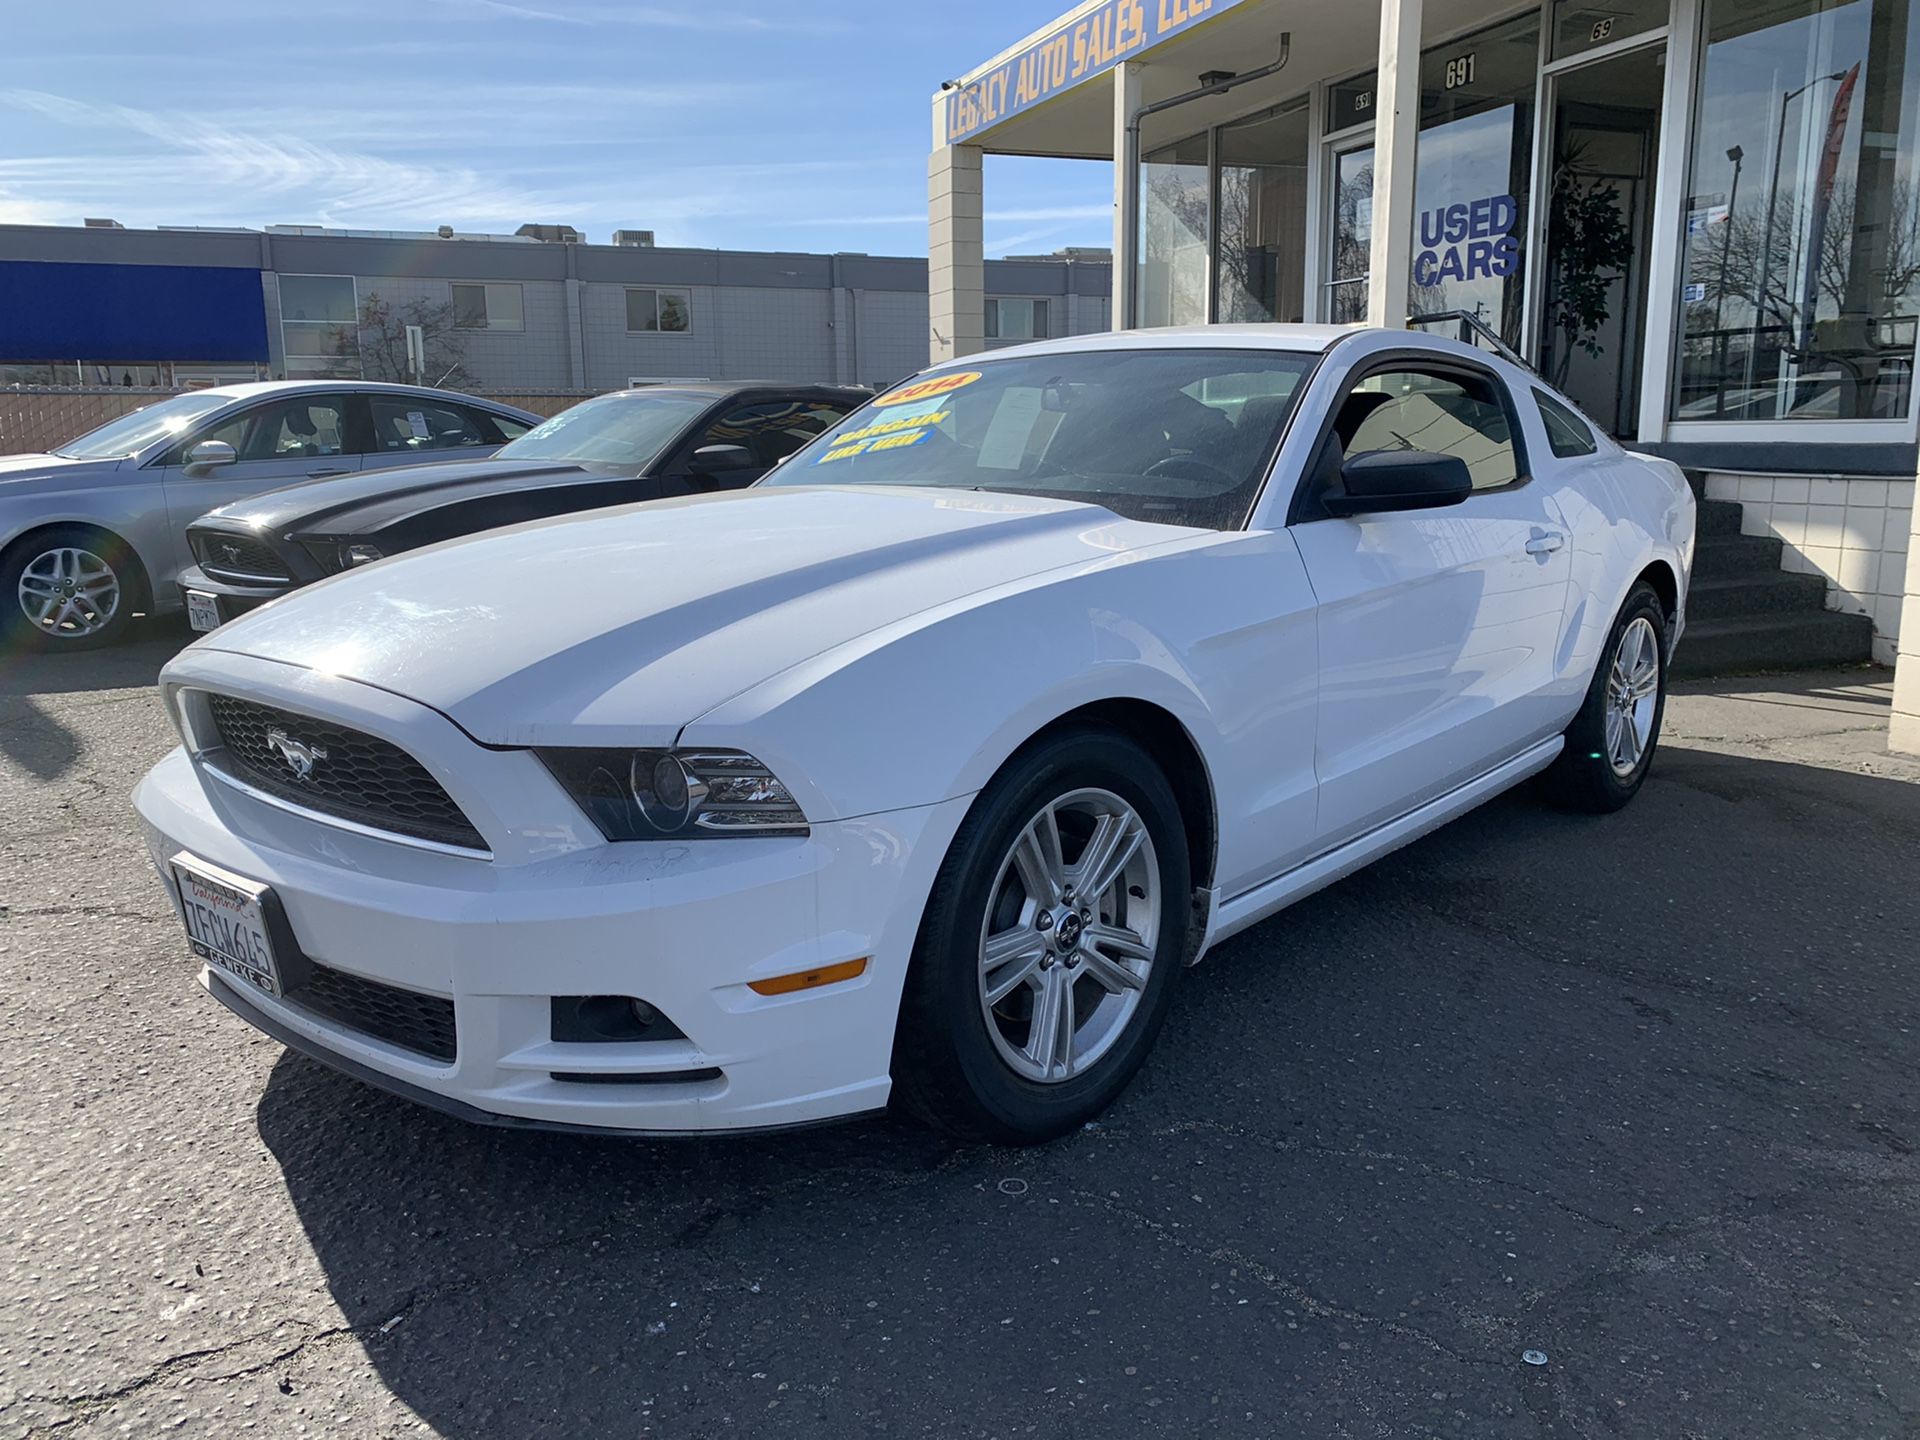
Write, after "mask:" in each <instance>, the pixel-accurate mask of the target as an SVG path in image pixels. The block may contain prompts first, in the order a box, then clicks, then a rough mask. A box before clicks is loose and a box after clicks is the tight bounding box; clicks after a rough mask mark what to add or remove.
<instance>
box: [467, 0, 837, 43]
mask: <svg viewBox="0 0 1920 1440" xmlns="http://www.w3.org/2000/svg"><path fill="white" fill-rule="evenodd" d="M438 3H440V4H441V5H444V6H448V7H451V8H454V9H458V10H465V11H468V12H469V13H477V14H485V15H494V16H498V17H499V18H501V19H510V20H539V21H545V22H547V23H549V24H556V25H574V26H589V27H591V26H597V25H629V26H643V27H647V28H651V29H657V30H697V31H701V32H704V33H723V34H729V35H739V34H743V33H752V32H760V33H767V34H774V33H788V34H825V33H829V32H833V31H839V30H845V29H846V28H847V26H846V24H845V23H844V22H841V21H837V20H812V19H805V20H803V19H789V18H785V17H780V18H774V19H768V18H766V17H764V16H760V15H739V14H729V13H727V12H724V11H712V10H707V9H705V8H703V7H701V6H698V5H694V6H689V7H688V8H687V9H685V10H678V9H669V8H666V7H662V6H653V5H622V6H618V7H612V8H607V9H601V8H598V7H594V6H575V7H574V8H572V9H571V10H566V11H560V10H552V9H545V8H542V7H540V6H536V5H516V4H512V3H510V0H438Z"/></svg>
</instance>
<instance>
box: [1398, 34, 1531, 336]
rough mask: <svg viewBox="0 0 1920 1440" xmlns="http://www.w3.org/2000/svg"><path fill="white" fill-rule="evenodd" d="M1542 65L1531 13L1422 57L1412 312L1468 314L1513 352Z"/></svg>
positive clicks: (1416, 167) (1517, 331) (1415, 179)
mask: <svg viewBox="0 0 1920 1440" xmlns="http://www.w3.org/2000/svg"><path fill="white" fill-rule="evenodd" d="M1539 60H1540V22H1539V19H1538V17H1537V16H1533V15H1527V16H1523V17H1521V18H1520V19H1518V20H1515V21H1511V22H1509V23H1507V24H1504V25H1497V26H1495V27H1493V28H1492V29H1490V30H1482V31H1480V32H1479V33H1478V34H1476V35H1470V36H1467V37H1466V38H1465V39H1462V40H1457V41H1455V42H1453V43H1452V44H1449V45H1445V46H1441V47H1439V48H1437V49H1433V50H1429V51H1427V52H1426V53H1425V54H1424V55H1422V56H1421V57H1420V90H1421V96H1420V100H1421V105H1420V110H1421V124H1420V146H1419V152H1418V160H1417V161H1416V164H1415V168H1414V210H1415V215H1414V236H1413V297H1412V304H1413V311H1414V313H1415V314H1432V313H1434V312H1437V311H1443V310H1464V311H1466V312H1467V313H1468V314H1470V315H1472V316H1474V317H1475V318H1476V319H1478V320H1480V321H1482V322H1483V323H1484V324H1486V325H1487V326H1489V327H1490V328H1492V329H1494V330H1496V331H1498V332H1499V334H1500V336H1501V338H1503V339H1504V340H1506V341H1507V343H1508V344H1510V345H1516V346H1517V345H1518V344H1519V342H1520V326H1521V312H1520V302H1521V287H1522V282H1523V277H1524V267H1525V250H1526V234H1527V189H1528V177H1529V174H1530V173H1531V170H1532V163H1533V107H1534V81H1535V72H1536V71H1537V70H1538V68H1539Z"/></svg>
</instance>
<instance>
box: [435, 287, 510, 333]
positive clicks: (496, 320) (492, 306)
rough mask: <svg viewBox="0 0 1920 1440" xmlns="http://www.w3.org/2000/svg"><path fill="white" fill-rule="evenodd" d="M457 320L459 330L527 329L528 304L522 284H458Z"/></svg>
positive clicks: (454, 305) (454, 300) (456, 325)
mask: <svg viewBox="0 0 1920 1440" xmlns="http://www.w3.org/2000/svg"><path fill="white" fill-rule="evenodd" d="M453 324H454V328H455V329H457V330H524V329H526V328H527V322H526V311H525V304H524V301H523V299H522V297H521V294H520V287H519V286H518V285H491V284H489V285H455V286H454V287H453Z"/></svg>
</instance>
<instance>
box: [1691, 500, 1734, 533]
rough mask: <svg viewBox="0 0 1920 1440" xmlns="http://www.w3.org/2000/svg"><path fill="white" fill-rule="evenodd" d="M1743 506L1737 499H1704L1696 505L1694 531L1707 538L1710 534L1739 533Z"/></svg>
mask: <svg viewBox="0 0 1920 1440" xmlns="http://www.w3.org/2000/svg"><path fill="white" fill-rule="evenodd" d="M1740 515H1741V507H1740V504H1739V502H1738V501H1735V500H1702V501H1700V502H1699V504H1698V506H1697V507H1696V514H1695V523H1694V531H1695V533H1696V534H1698V535H1699V536H1700V538H1701V539H1703V540H1704V539H1705V538H1706V537H1707V536H1709V535H1738V534H1739V533H1740Z"/></svg>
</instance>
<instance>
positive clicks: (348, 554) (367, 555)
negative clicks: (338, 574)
mask: <svg viewBox="0 0 1920 1440" xmlns="http://www.w3.org/2000/svg"><path fill="white" fill-rule="evenodd" d="M385 558H386V557H385V555H383V554H382V553H381V550H380V547H379V546H378V545H342V546H341V547H340V568H341V569H342V570H351V569H353V567H354V566H356V565H371V564H372V563H373V562H374V561H376V560H384V559H385Z"/></svg>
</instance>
